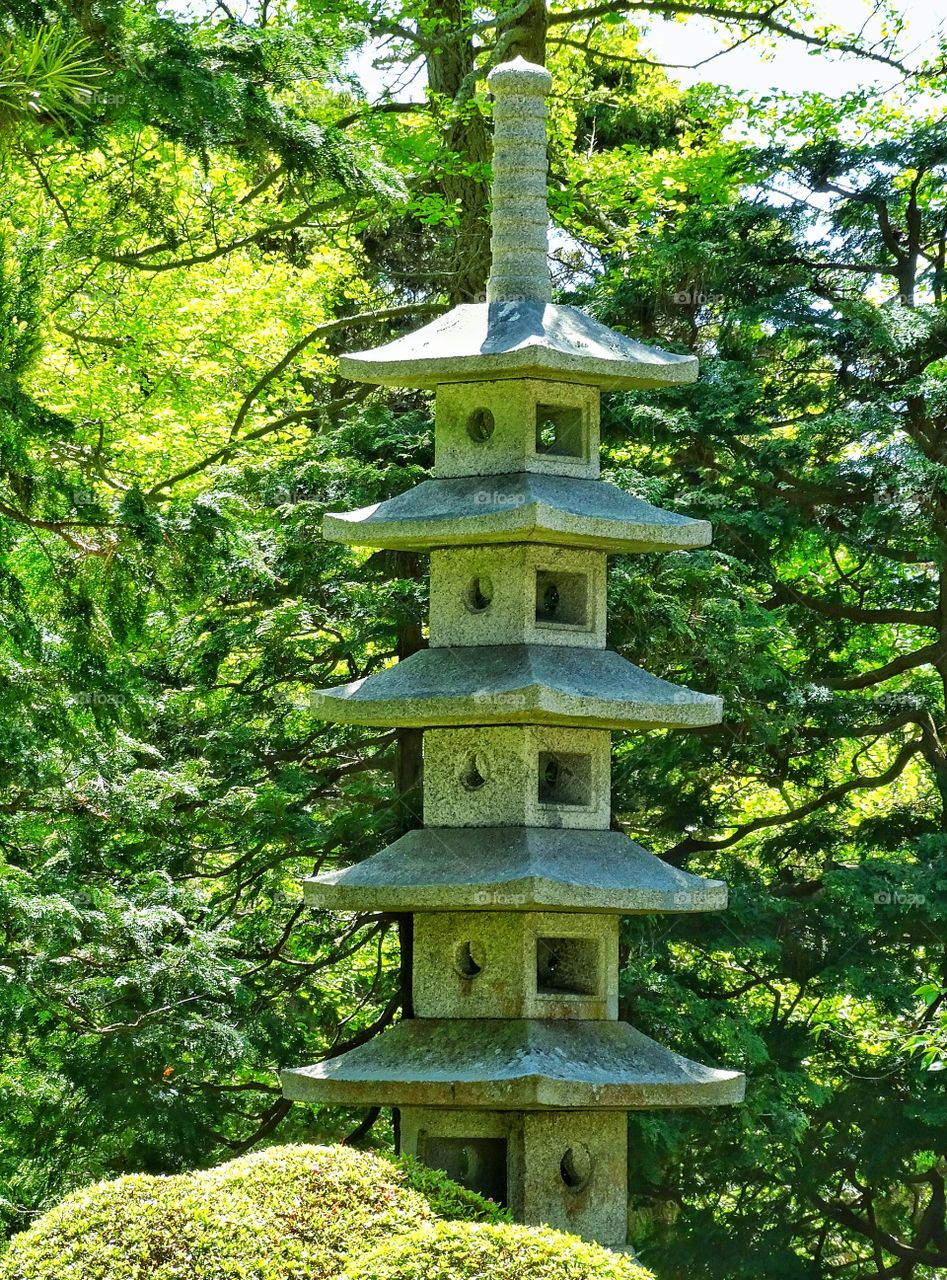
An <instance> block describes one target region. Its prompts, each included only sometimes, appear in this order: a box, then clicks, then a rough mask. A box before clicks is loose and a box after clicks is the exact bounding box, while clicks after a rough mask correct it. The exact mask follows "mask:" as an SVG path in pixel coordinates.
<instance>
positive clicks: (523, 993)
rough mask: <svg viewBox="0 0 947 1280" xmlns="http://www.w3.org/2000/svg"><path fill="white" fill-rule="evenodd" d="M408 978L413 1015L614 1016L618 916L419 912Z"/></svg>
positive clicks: (615, 1008)
mask: <svg viewBox="0 0 947 1280" xmlns="http://www.w3.org/2000/svg"><path fill="white" fill-rule="evenodd" d="M412 982H413V992H414V1012H415V1016H416V1017H418V1018H551V1019H552V1018H611V1019H615V1018H617V1017H618V917H617V916H604V915H599V916H597V915H581V914H566V913H564V912H540V911H480V912H477V914H476V915H471V914H469V913H467V912H465V911H460V912H454V911H439V912H431V913H424V912H421V913H419V914H417V915H415V917H414V963H413V968H412Z"/></svg>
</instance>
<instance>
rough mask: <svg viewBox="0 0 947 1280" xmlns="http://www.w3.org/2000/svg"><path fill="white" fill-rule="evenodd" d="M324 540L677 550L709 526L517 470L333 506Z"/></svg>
mask: <svg viewBox="0 0 947 1280" xmlns="http://www.w3.org/2000/svg"><path fill="white" fill-rule="evenodd" d="M322 532H323V536H324V537H325V538H326V539H327V540H328V541H329V542H344V543H346V544H348V545H349V546H353V547H385V548H390V549H392V550H404V551H430V550H431V549H432V548H436V547H460V546H464V547H466V546H471V545H475V544H487V543H498V542H500V543H502V542H541V543H550V544H553V545H556V546H567V547H587V548H589V549H591V550H594V551H607V552H614V553H619V552H644V551H679V550H690V549H693V548H695V547H706V546H707V545H708V544H709V542H710V536H711V535H710V525H709V524H708V523H707V521H706V520H692V519H690V517H688V516H679V515H676V514H675V513H674V512H672V511H662V510H661V508H660V507H654V506H652V505H651V503H650V502H645V501H644V500H643V499H641V498H633V497H632V496H631V494H628V493H624V492H623V491H622V490H621V489H619V488H617V487H616V486H615V485H613V484H609V483H608V482H607V481H605V480H576V479H572V478H570V477H568V476H551V475H539V474H536V473H533V472H526V471H521V472H514V473H512V474H510V473H506V474H503V475H497V476H490V477H489V478H486V479H485V478H484V477H483V476H462V477H459V478H455V479H449V480H425V481H423V482H422V483H421V484H419V485H417V486H416V487H415V488H413V489H409V490H408V491H407V493H401V494H399V495H398V496H397V497H396V498H389V499H388V500H387V501H386V502H376V503H375V504H374V505H373V506H370V507H360V508H359V509H358V510H356V511H331V512H328V513H327V514H326V516H325V517H324V519H323V523H322Z"/></svg>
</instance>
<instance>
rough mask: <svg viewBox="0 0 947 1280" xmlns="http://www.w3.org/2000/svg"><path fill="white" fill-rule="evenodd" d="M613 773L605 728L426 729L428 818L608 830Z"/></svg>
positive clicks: (460, 823)
mask: <svg viewBox="0 0 947 1280" xmlns="http://www.w3.org/2000/svg"><path fill="white" fill-rule="evenodd" d="M610 771H611V734H610V733H609V732H608V730H607V729H576V728H574V727H570V728H568V729H562V728H556V727H553V726H543V727H538V726H535V725H522V726H516V725H491V726H486V727H481V728H478V729H428V730H427V732H426V733H425V734H424V823H425V826H433V827H502V826H513V827H516V826H520V827H522V826H528V827H582V828H595V827H597V828H600V829H602V830H604V829H606V828H607V827H608V825H609V822H610V821H611V804H610V799H611V782H610Z"/></svg>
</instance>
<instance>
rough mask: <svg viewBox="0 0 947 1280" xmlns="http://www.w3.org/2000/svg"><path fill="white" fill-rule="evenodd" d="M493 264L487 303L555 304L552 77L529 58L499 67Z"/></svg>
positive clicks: (494, 87) (492, 82)
mask: <svg viewBox="0 0 947 1280" xmlns="http://www.w3.org/2000/svg"><path fill="white" fill-rule="evenodd" d="M487 85H488V86H489V88H490V91H491V92H492V94H493V187H492V192H491V194H492V202H493V207H492V210H491V213H490V228H491V235H490V253H491V257H492V266H491V269H490V279H489V281H488V282H487V302H525V301H529V302H551V301H552V286H551V283H550V279H549V257H548V255H549V243H548V241H549V237H548V224H549V211H548V207H547V189H546V179H547V173H548V169H549V162H548V160H547V157H546V95H547V94H548V93H549V91H550V90H551V89H552V76H551V75H550V74H549V72H548V71H547V70H546V68H545V67H537V66H536V65H535V64H534V63H532V62H527V61H526V60H525V59H524V58H516V59H515V60H514V61H513V62H506V63H503V65H501V66H499V67H494V68H493V70H492V71H491V72H490V74H489V75H488V76H487Z"/></svg>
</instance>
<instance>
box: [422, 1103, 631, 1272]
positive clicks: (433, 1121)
mask: <svg viewBox="0 0 947 1280" xmlns="http://www.w3.org/2000/svg"><path fill="white" fill-rule="evenodd" d="M626 1130H627V1122H626V1120H625V1117H624V1116H623V1115H622V1114H621V1113H620V1112H616V1111H529V1112H515V1111H453V1110H452V1111H446V1110H445V1111H439V1110H436V1109H435V1108H432V1107H405V1108H404V1109H403V1110H402V1112H401V1142H402V1148H403V1150H404V1151H406V1152H408V1153H409V1154H410V1155H413V1156H416V1157H417V1158H418V1159H419V1160H422V1161H423V1162H424V1163H425V1164H427V1165H430V1166H432V1167H433V1168H435V1169H443V1170H444V1172H445V1173H447V1174H448V1175H449V1176H450V1177H452V1178H454V1179H455V1181H458V1182H462V1183H463V1184H464V1185H465V1186H469V1187H471V1188H472V1189H473V1190H476V1191H479V1192H480V1193H481V1194H483V1195H489V1196H491V1197H492V1198H493V1199H494V1200H497V1201H499V1202H500V1203H503V1204H508V1205H509V1207H510V1209H511V1210H512V1213H513V1216H514V1218H515V1219H516V1221H517V1222H527V1223H533V1224H537V1225H538V1224H540V1223H546V1224H548V1225H549V1226H551V1227H554V1228H555V1229H556V1230H558V1231H568V1232H570V1233H572V1234H573V1235H578V1236H582V1237H583V1238H585V1239H587V1240H598V1241H600V1242H601V1243H602V1244H607V1245H609V1246H610V1247H612V1248H615V1247H619V1248H621V1247H622V1246H623V1244H624V1241H625V1238H626V1222H627V1214H628V1195H627V1159H628V1141H627V1131H626Z"/></svg>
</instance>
